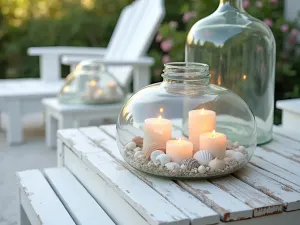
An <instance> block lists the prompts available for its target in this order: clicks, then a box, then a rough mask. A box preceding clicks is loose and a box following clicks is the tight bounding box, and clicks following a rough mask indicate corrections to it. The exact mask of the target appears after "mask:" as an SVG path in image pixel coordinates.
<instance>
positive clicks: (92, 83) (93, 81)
mask: <svg viewBox="0 0 300 225" xmlns="http://www.w3.org/2000/svg"><path fill="white" fill-rule="evenodd" d="M89 85H90V86H92V87H95V86H96V85H97V82H96V81H95V80H92V81H90V83H89Z"/></svg>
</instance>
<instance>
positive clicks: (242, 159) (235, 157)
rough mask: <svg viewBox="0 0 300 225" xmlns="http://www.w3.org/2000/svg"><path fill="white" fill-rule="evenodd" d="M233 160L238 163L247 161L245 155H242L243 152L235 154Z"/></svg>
mask: <svg viewBox="0 0 300 225" xmlns="http://www.w3.org/2000/svg"><path fill="white" fill-rule="evenodd" d="M233 158H234V159H235V160H236V161H244V160H246V156H245V155H244V154H243V153H241V152H235V154H234V155H233Z"/></svg>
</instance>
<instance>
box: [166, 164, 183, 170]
mask: <svg viewBox="0 0 300 225" xmlns="http://www.w3.org/2000/svg"><path fill="white" fill-rule="evenodd" d="M165 166H166V167H167V169H168V170H170V171H176V170H178V169H179V168H180V165H179V164H178V163H176V162H168V163H167V164H166V165H165Z"/></svg>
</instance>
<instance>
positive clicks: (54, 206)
mask: <svg viewBox="0 0 300 225" xmlns="http://www.w3.org/2000/svg"><path fill="white" fill-rule="evenodd" d="M17 176H18V178H19V184H20V189H21V196H20V198H21V204H22V205H23V208H24V211H25V212H26V214H27V216H28V219H29V220H30V222H31V224H33V225H53V224H64V225H75V223H74V221H73V220H72V218H71V217H70V215H69V214H68V212H67V210H66V209H65V208H64V206H63V204H62V203H61V202H60V200H59V198H58V197H57V196H56V195H55V193H54V191H53V190H52V188H51V187H50V185H49V184H48V182H47V181H46V179H45V178H44V176H43V175H42V173H41V172H40V171H38V170H28V171H23V172H18V173H17Z"/></svg>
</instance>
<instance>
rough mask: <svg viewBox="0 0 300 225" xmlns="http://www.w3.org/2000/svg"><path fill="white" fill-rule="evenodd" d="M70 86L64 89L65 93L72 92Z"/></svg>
mask: <svg viewBox="0 0 300 225" xmlns="http://www.w3.org/2000/svg"><path fill="white" fill-rule="evenodd" d="M70 89H71V88H70V86H65V87H64V88H63V92H69V91H70Z"/></svg>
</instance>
